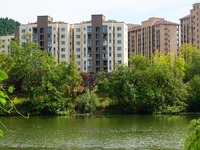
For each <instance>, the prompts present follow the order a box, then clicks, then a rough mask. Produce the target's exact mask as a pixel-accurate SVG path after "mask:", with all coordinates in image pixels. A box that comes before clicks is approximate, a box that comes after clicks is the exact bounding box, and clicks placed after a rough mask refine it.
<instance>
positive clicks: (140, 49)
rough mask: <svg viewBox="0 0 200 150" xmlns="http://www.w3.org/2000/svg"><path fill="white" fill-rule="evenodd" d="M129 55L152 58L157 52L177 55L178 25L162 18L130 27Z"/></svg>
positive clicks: (151, 19)
mask: <svg viewBox="0 0 200 150" xmlns="http://www.w3.org/2000/svg"><path fill="white" fill-rule="evenodd" d="M128 37H129V38H128V39H129V41H128V42H129V53H130V54H131V53H133V54H134V55H142V56H146V57H148V58H150V59H151V58H152V54H153V53H154V52H155V51H156V50H158V51H159V52H161V53H175V54H177V51H178V48H179V24H177V23H173V22H170V21H166V20H165V19H164V18H156V17H152V18H149V19H148V20H146V21H143V22H142V24H141V25H130V24H129V31H128Z"/></svg>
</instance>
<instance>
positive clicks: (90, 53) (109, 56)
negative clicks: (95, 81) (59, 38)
mask: <svg viewBox="0 0 200 150" xmlns="http://www.w3.org/2000/svg"><path fill="white" fill-rule="evenodd" d="M74 51H75V57H76V61H77V64H78V70H79V71H81V72H90V71H92V72H100V71H104V72H111V71H112V70H113V69H114V66H115V64H116V63H120V64H125V65H128V26H127V25H126V24H125V23H124V22H119V21H115V20H106V19H105V16H103V15H101V14H100V15H92V18H91V21H86V22H82V23H77V24H74Z"/></svg>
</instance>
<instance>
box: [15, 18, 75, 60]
mask: <svg viewBox="0 0 200 150" xmlns="http://www.w3.org/2000/svg"><path fill="white" fill-rule="evenodd" d="M26 34H30V35H31V41H33V42H37V43H38V45H39V48H40V49H41V50H47V51H48V53H51V54H53V55H54V56H55V57H56V60H57V61H58V62H60V61H67V62H69V61H70V51H71V50H72V49H73V25H70V24H68V23H65V22H53V18H52V17H50V16H38V17H37V22H35V23H28V24H25V25H21V26H20V27H19V29H18V30H16V32H15V38H19V40H20V41H21V44H22V45H24V44H25V42H26V40H27V39H26V38H27V37H26Z"/></svg>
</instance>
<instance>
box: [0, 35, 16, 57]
mask: <svg viewBox="0 0 200 150" xmlns="http://www.w3.org/2000/svg"><path fill="white" fill-rule="evenodd" d="M12 39H14V35H6V36H1V37H0V53H6V54H8V53H10V51H9V48H8V45H9V44H10V41H11V40H12Z"/></svg>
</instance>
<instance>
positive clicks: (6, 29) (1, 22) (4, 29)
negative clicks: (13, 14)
mask: <svg viewBox="0 0 200 150" xmlns="http://www.w3.org/2000/svg"><path fill="white" fill-rule="evenodd" d="M19 26H20V23H19V22H18V21H15V20H13V19H8V18H0V36H4V35H9V34H13V33H14V30H15V29H18V28H19Z"/></svg>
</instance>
